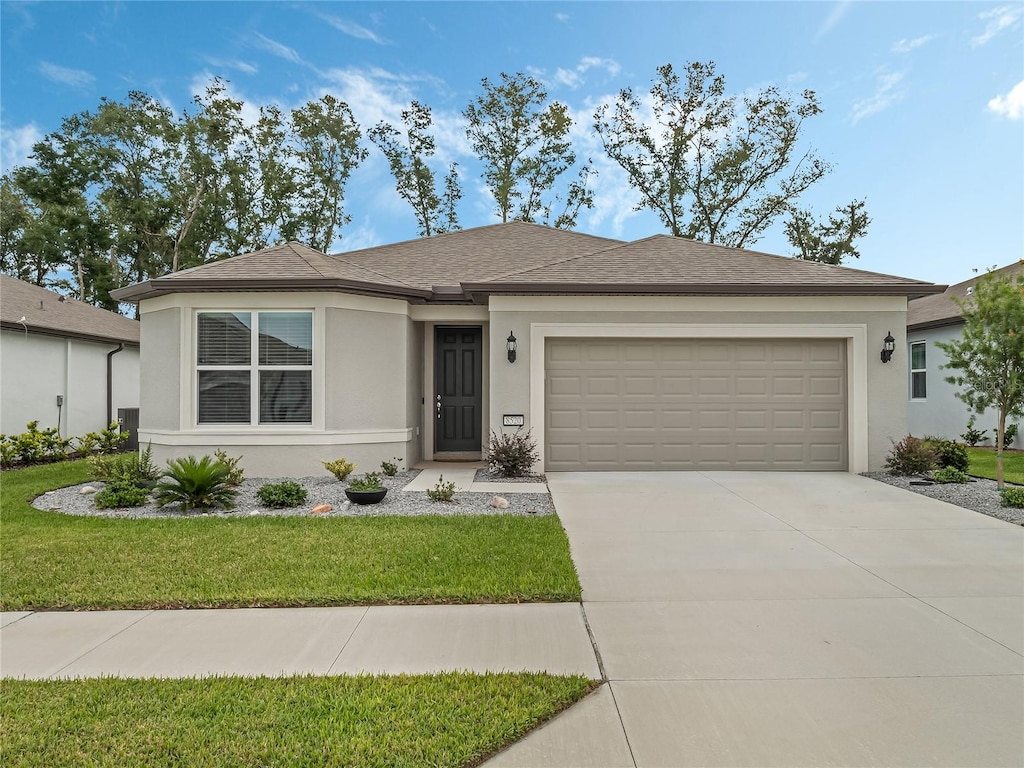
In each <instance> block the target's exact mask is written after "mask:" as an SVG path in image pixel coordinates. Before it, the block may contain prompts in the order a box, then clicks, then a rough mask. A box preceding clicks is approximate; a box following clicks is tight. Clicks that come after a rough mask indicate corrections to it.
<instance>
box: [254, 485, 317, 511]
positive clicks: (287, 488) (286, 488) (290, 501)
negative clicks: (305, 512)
mask: <svg viewBox="0 0 1024 768" xmlns="http://www.w3.org/2000/svg"><path fill="white" fill-rule="evenodd" d="M256 495H257V496H258V497H259V499H260V503H261V504H262V505H263V506H265V507H274V508H277V509H280V508H283V507H297V506H299V504H305V503H306V489H305V488H303V487H302V486H301V485H299V484H298V483H296V482H294V481H293V480H285V481H283V482H280V483H267V484H266V485H261V486H260V489H259V490H258V491H256Z"/></svg>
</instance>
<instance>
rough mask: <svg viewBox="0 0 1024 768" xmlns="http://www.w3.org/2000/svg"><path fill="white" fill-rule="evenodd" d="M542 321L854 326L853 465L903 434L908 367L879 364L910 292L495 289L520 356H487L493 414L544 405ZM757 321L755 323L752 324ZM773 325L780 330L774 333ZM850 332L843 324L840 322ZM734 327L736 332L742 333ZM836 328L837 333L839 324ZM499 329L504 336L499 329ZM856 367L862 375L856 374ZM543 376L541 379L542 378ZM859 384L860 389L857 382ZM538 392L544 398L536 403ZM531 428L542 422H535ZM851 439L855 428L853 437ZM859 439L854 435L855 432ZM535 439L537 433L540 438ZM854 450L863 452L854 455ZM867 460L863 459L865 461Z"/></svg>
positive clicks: (497, 323)
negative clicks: (670, 293)
mask: <svg viewBox="0 0 1024 768" xmlns="http://www.w3.org/2000/svg"><path fill="white" fill-rule="evenodd" d="M544 326H556V327H557V328H558V330H557V333H558V334H559V335H564V336H569V337H571V336H572V335H573V331H572V330H571V328H569V327H570V326H577V327H580V328H583V327H585V326H597V327H599V328H601V330H588V331H586V332H583V331H581V332H580V333H579V335H581V336H582V335H588V334H595V333H596V334H597V335H602V334H605V335H607V336H618V335H624V334H625V333H627V332H628V331H625V330H624V329H625V328H627V327H628V326H634V327H636V328H638V330H636V333H637V334H639V335H640V336H642V335H643V333H644V332H645V331H644V330H643V328H644V327H648V328H649V329H654V330H651V331H650V332H651V333H652V334H653V333H655V332H661V333H667V334H669V335H677V336H679V337H684V338H685V337H696V336H701V335H706V334H718V335H720V334H722V333H728V330H727V329H728V328H729V327H737V328H750V327H752V326H757V327H759V328H761V329H763V328H769V327H770V328H772V330H771V331H770V333H771V334H772V335H773V336H777V337H779V338H785V337H786V336H787V335H797V334H798V333H805V334H819V335H821V336H829V335H831V334H830V332H829V331H827V330H825V329H827V328H828V327H829V326H835V327H839V326H842V327H843V328H844V329H851V328H852V329H854V330H853V331H850V332H851V333H855V334H856V337H857V338H858V339H860V340H859V341H858V342H857V343H856V348H855V345H853V344H851V345H850V346H849V348H848V349H849V354H851V355H854V356H856V357H857V359H855V360H851V361H850V363H851V364H850V365H849V366H848V369H849V371H848V375H849V377H850V389H851V392H852V393H853V394H851V397H855V396H856V397H859V398H860V401H858V402H854V403H852V406H853V407H851V408H850V432H851V435H856V434H858V431H859V434H861V435H863V440H864V446H863V449H861V450H860V451H858V450H853V451H851V467H850V469H851V471H865V470H869V469H870V470H875V469H880V468H882V466H883V462H884V459H885V456H886V454H887V453H888V451H889V450H890V448H891V442H890V441H891V440H898V439H899V438H900V437H902V436H903V435H905V434H906V405H907V404H906V382H905V369H904V367H903V366H902V365H901V364H900V363H899V362H896V364H888V365H883V364H882V363H881V361H880V359H879V352H880V351H881V348H882V339H883V338H884V337H885V336H886V334H887V333H888V332H890V331H891V332H892V335H893V337H894V338H896V341H897V349H903V348H904V346H905V344H904V342H905V329H906V300H905V299H903V298H891V297H864V298H854V297H807V298H803V297H787V298H774V297H765V298H754V297H750V298H740V297H721V298H719V297H714V298H712V297H647V298H641V297H574V296H565V297H500V298H493V297H492V299H491V324H490V327H491V331H490V342H491V348H492V349H498V350H500V349H502V348H503V347H504V341H505V336H506V335H507V334H508V329H512V331H513V332H514V333H515V335H516V338H517V340H518V356H517V360H516V362H515V363H514V364H510V363H509V362H508V361H507V359H506V358H505V356H504V355H501V354H496V355H492V356H491V358H490V379H491V404H490V422H491V424H492V425H499V428H500V425H501V423H502V419H501V417H502V414H506V413H522V414H524V415H525V417H526V427H527V428H534V427H535V426H539V425H536V424H535V423H534V422H536V421H537V416H538V413H540V411H541V410H542V409H543V392H542V391H541V392H540V395H539V398H540V399H539V401H538V400H537V393H534V397H533V398H532V399H531V381H532V382H533V388H534V389H537V388H538V384H537V381H536V379H533V377H532V372H531V369H532V368H533V365H534V364H533V360H534V356H535V355H536V356H537V360H538V361H540V365H541V367H542V366H543V351H542V350H535V349H533V344H535V343H536V340H537V338H539V337H542V336H543V334H544V333H545V330H544ZM755 330H758V329H755ZM776 331H777V333H776ZM844 332H846V331H844ZM743 334H744V332H743V331H738V332H737V335H736V336H735V337H736V338H741V337H742V336H743ZM835 335H836V336H838V335H840V334H839V333H836V334H835ZM499 337H500V338H499ZM857 376H862V378H863V381H862V383H860V384H858V382H857V381H856V380H855V379H856V377H857ZM542 383H543V379H541V380H540V384H541V386H542ZM861 390H863V391H861ZM538 402H539V403H540V405H539V406H538ZM533 432H534V434H535V435H540V434H541V430H539V429H535V428H534V429H533ZM851 439H854V438H851ZM857 439H859V438H857ZM540 442H541V439H540V438H538V443H540ZM858 452H859V453H860V454H862V458H861V459H860V463H858ZM862 464H864V465H865V466H861V465H862Z"/></svg>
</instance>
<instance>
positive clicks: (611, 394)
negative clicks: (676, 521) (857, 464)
mask: <svg viewBox="0 0 1024 768" xmlns="http://www.w3.org/2000/svg"><path fill="white" fill-rule="evenodd" d="M545 350H546V351H545V366H546V371H545V374H546V375H545V390H546V391H545V408H546V416H545V426H544V432H545V434H544V439H545V453H544V455H545V466H546V468H547V469H548V470H551V471H581V470H583V471H585V470H614V469H628V470H637V469H666V470H672V469H707V470H715V469H743V470H757V469H761V470H843V469H846V467H847V461H848V459H847V408H846V403H847V394H846V392H847V379H846V342H845V340H842V339H824V340H819V339H814V340H803V339H798V340H793V339H771V340H767V339H751V340H735V339H728V340H710V339H708V340H697V339H628V340H626V339H557V338H549V339H548V340H547V343H546V345H545Z"/></svg>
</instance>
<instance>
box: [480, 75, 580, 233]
mask: <svg viewBox="0 0 1024 768" xmlns="http://www.w3.org/2000/svg"><path fill="white" fill-rule="evenodd" d="M481 86H482V87H483V93H482V94H480V95H479V96H477V97H476V98H475V99H474V100H473V101H471V102H470V103H469V105H468V106H467V107H466V109H465V110H464V111H463V113H462V114H463V116H464V117H465V118H466V120H467V121H468V125H467V127H466V136H467V137H468V138H469V140H470V142H471V144H472V146H473V151H474V152H475V153H476V155H477V157H478V158H479V159H480V161H481V162H482V163H483V166H484V172H483V177H484V182H485V184H486V185H487V188H488V190H489V191H490V192H491V194H492V195H493V196H494V201H495V213H496V214H497V216H498V218H500V219H501V220H502V221H503V222H505V221H508V220H509V219H517V220H520V221H531V222H542V223H545V224H553V225H554V226H556V227H559V228H563V229H571V228H572V227H574V226H576V219H577V217H578V216H579V213H580V211H581V210H582V209H583V208H590V207H593V204H594V194H593V192H592V191H591V190H590V189H589V188H588V187H587V180H588V178H589V176H590V175H591V174H592V173H594V171H593V169H592V167H591V165H590V163H587V164H585V165H584V166H583V167H582V168H581V169H580V170H579V173H578V176H577V178H576V179H575V180H574V181H571V182H569V183H568V184H567V186H566V188H565V192H564V194H561V195H559V194H556V193H554V191H553V190H554V188H555V186H556V185H557V184H558V183H559V181H560V180H561V178H562V176H563V175H564V174H565V173H566V172H568V171H569V169H570V168H572V167H573V166H575V164H576V153H575V152H573V150H572V144H571V142H570V141H569V130H570V129H571V128H572V118H571V117H570V115H569V109H568V107H566V106H565V105H564V104H561V103H559V102H557V101H554V102H551V103H550V104H547V105H546V106H545V102H547V98H548V94H547V91H545V90H544V87H543V86H542V85H541V84H540V83H539V82H537V81H536V80H535V79H533V78H532V77H529V76H528V75H524V74H522V73H521V72H519V73H516V74H515V75H507V74H505V73H504V72H502V73H501V82H500V83H492V82H491V81H490V80H488V79H487V78H486V77H485V78H484V79H483V80H482V81H481ZM559 207H560V209H561V210H560V211H559V212H557V213H555V212H554V211H555V209H556V208H559ZM553 215H554V218H553V219H552V216H553Z"/></svg>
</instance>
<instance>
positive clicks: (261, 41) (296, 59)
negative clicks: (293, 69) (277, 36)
mask: <svg viewBox="0 0 1024 768" xmlns="http://www.w3.org/2000/svg"><path fill="white" fill-rule="evenodd" d="M249 42H250V43H252V44H253V45H254V46H256V47H257V48H260V49H261V50H264V51H266V52H267V53H269V54H271V55H273V56H277V57H278V58H279V59H284V60H285V61H290V62H292V63H293V64H304V63H305V62H304V61H303V60H302V57H301V56H299V53H298V51H296V50H295V49H294V48H289V47H288V46H287V45H284V44H283V43H279V42H277V40H272V39H271V38H269V37H267V36H266V35H262V34H260V33H259V32H256V33H255V34H253V35H252V37H251V38H250V39H249Z"/></svg>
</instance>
